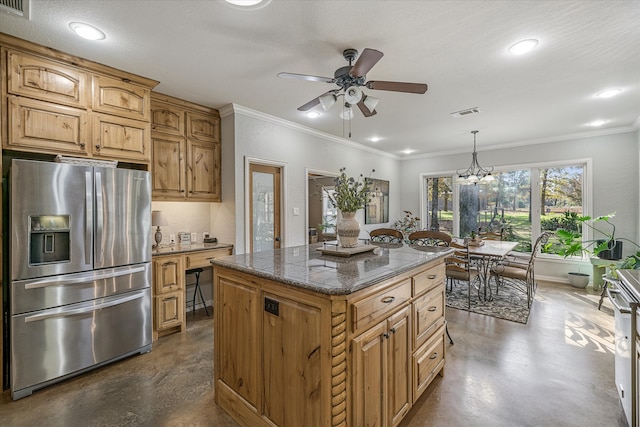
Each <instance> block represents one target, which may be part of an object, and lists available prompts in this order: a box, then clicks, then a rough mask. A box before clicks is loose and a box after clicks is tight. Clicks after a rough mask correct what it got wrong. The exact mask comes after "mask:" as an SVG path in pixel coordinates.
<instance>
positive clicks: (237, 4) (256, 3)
mask: <svg viewBox="0 0 640 427" xmlns="http://www.w3.org/2000/svg"><path fill="white" fill-rule="evenodd" d="M224 3H225V4H227V5H228V6H231V7H234V8H236V9H242V10H255V9H261V8H263V7H265V6H266V5H268V4H269V3H271V0H224Z"/></svg>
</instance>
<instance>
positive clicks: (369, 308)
mask: <svg viewBox="0 0 640 427" xmlns="http://www.w3.org/2000/svg"><path fill="white" fill-rule="evenodd" d="M410 299H411V279H406V280H403V281H402V282H400V283H399V284H397V285H395V286H393V287H391V288H388V289H385V290H383V291H381V292H377V293H375V294H373V295H371V296H369V297H367V298H365V299H363V300H361V301H358V302H355V303H353V305H352V315H353V330H354V331H355V330H358V329H364V328H366V327H368V326H369V325H370V324H372V323H373V322H375V321H376V320H377V319H380V318H382V317H384V316H385V315H387V314H390V313H391V312H392V311H394V310H395V309H396V308H399V307H400V306H402V305H403V304H405V303H406V302H407V301H409V300H410Z"/></svg>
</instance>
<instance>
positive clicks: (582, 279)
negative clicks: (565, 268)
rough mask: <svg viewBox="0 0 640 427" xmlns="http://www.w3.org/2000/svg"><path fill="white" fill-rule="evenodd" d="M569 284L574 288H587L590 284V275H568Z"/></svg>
mask: <svg viewBox="0 0 640 427" xmlns="http://www.w3.org/2000/svg"><path fill="white" fill-rule="evenodd" d="M568 277H569V283H571V286H573V287H574V288H583V289H584V288H586V287H587V285H588V284H589V275H588V274H585V273H568Z"/></svg>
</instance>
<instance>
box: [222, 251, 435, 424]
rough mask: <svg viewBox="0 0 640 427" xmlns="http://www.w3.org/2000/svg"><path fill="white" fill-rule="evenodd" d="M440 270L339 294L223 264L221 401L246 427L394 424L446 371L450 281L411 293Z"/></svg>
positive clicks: (402, 276)
mask: <svg viewBox="0 0 640 427" xmlns="http://www.w3.org/2000/svg"><path fill="white" fill-rule="evenodd" d="M441 266H442V262H441V261H437V262H434V263H432V264H428V265H425V266H422V267H419V268H416V269H415V270H413V271H409V272H407V273H405V274H401V275H399V276H398V277H396V278H394V279H390V280H388V281H386V282H383V283H381V284H376V285H375V286H371V287H369V288H364V289H362V290H360V291H357V292H355V293H352V294H349V295H339V296H336V295H327V294H322V293H316V292H312V291H308V290H305V289H300V288H296V287H292V286H288V285H285V284H283V283H279V282H276V281H272V280H269V279H265V278H264V277H259V276H254V275H252V274H249V273H245V272H240V271H237V270H234V269H230V268H226V267H223V266H220V265H217V266H216V267H215V268H214V290H215V296H214V313H215V321H214V328H215V331H214V339H215V343H214V348H215V351H214V357H215V361H214V366H215V367H216V369H215V377H214V386H215V400H216V403H218V404H219V405H220V406H221V407H222V408H223V409H225V410H226V411H227V412H228V413H229V414H230V415H231V416H232V417H233V418H234V419H235V420H236V421H237V422H238V423H239V424H240V425H243V426H251V427H254V426H270V427H273V426H281V427H298V426H305V427H306V426H323V427H324V426H336V427H337V426H368V427H374V426H380V427H388V426H390V427H394V426H397V425H398V424H399V423H400V421H401V420H402V419H403V418H404V417H405V416H406V415H407V413H408V412H409V410H410V409H411V407H412V405H413V404H414V403H415V401H416V400H417V398H418V397H419V396H420V394H422V392H424V390H425V389H426V388H427V386H428V385H429V384H430V383H431V382H432V380H433V379H434V378H435V376H436V375H437V374H438V373H441V374H442V372H443V369H444V364H445V353H444V342H445V341H444V310H443V309H441V308H440V306H439V303H440V298H442V297H443V295H444V281H441V282H440V283H434V284H433V286H429V287H418V289H419V290H420V292H422V294H420V295H414V294H413V292H414V291H413V289H414V287H413V280H414V275H417V274H419V273H424V271H425V270H428V269H430V268H435V269H436V270H434V271H436V272H440V267H441ZM429 276H433V274H430V275H429ZM407 290H408V292H409V293H408V294H407V293H406V292H407ZM424 296H427V297H426V298H425V299H424V300H421V301H420V303H421V304H419V307H424V311H425V312H426V313H427V314H425V315H421V314H420V313H422V312H423V310H422V309H417V310H416V307H415V306H414V302H416V301H418V300H420V298H421V297H424ZM405 298H406V299H405ZM399 300H401V301H402V303H401V304H400V305H396V304H395V302H396V301H399ZM434 306H436V307H437V308H436V309H435V310H429V309H430V308H431V307H434ZM385 307H386V308H385ZM434 312H435V314H434ZM416 313H417V315H421V316H422V319H423V320H421V321H420V322H416V321H415V319H414V316H416ZM429 319H430V320H431V321H432V324H430V325H427V324H426V323H425V322H428V321H429ZM414 324H418V325H420V326H419V327H420V331H421V333H422V334H423V337H421V338H420V339H417V337H416V334H417V333H418V331H417V330H414V326H413V325H414ZM417 342H420V343H421V345H419V346H416V345H415V343H417Z"/></svg>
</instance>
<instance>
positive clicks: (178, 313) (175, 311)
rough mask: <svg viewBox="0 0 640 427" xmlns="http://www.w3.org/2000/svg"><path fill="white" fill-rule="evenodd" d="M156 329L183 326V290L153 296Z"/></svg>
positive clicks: (161, 329)
mask: <svg viewBox="0 0 640 427" xmlns="http://www.w3.org/2000/svg"><path fill="white" fill-rule="evenodd" d="M155 305H156V306H155V312H156V324H155V328H156V330H157V331H164V330H166V329H171V328H174V327H179V328H181V330H182V328H183V327H184V315H185V313H184V291H182V290H179V291H176V292H170V293H167V294H162V295H158V296H156V297H155Z"/></svg>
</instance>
